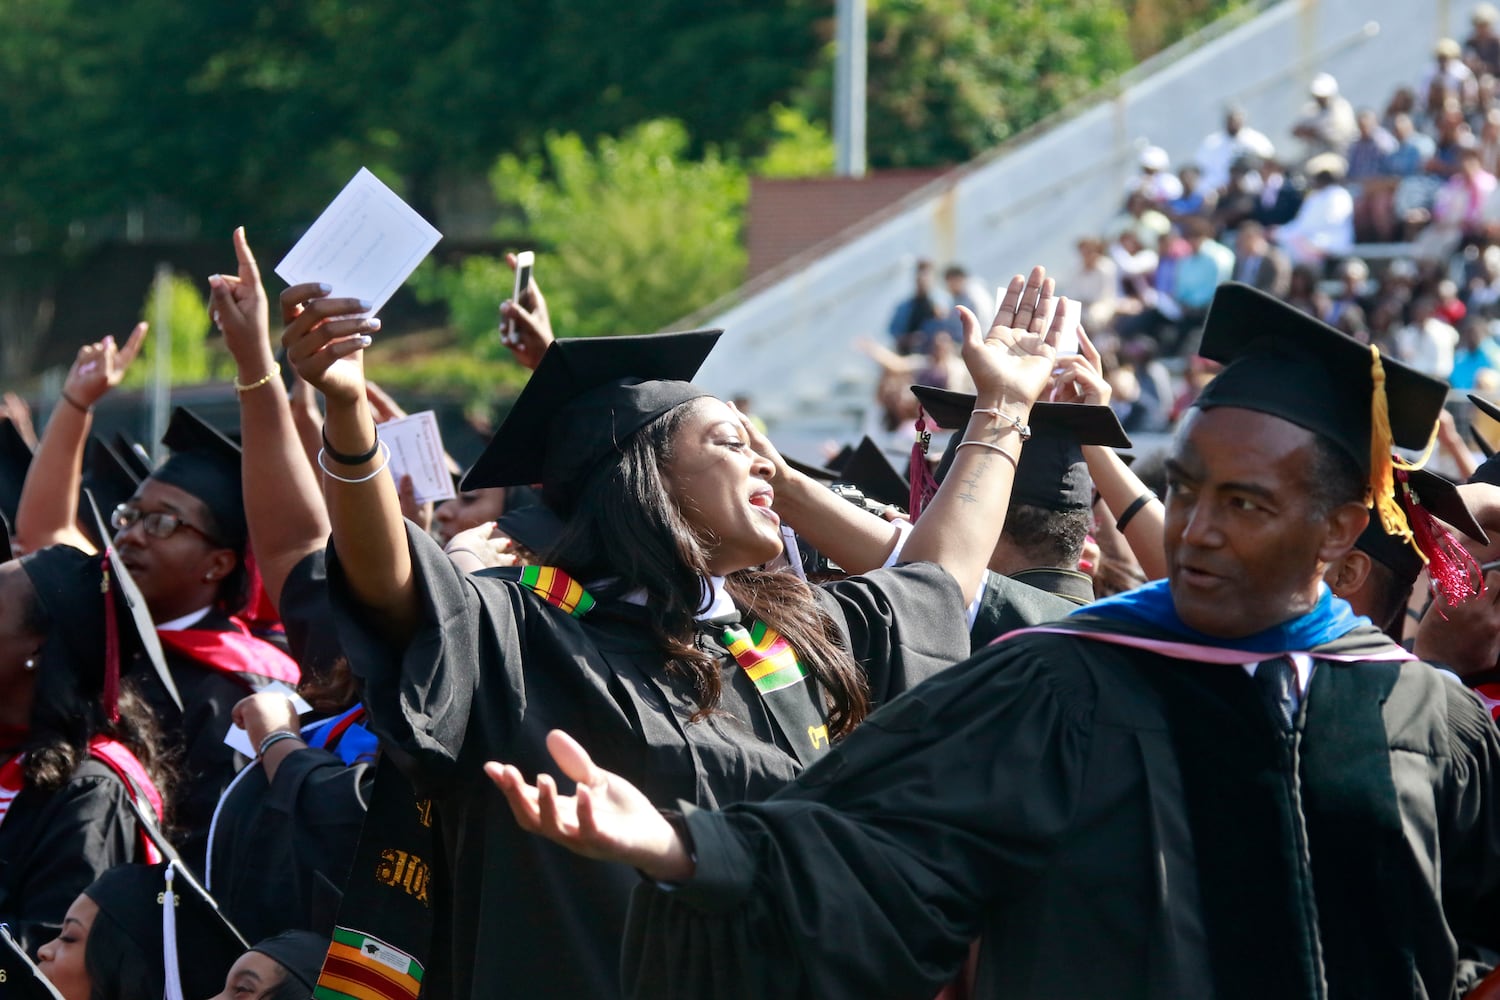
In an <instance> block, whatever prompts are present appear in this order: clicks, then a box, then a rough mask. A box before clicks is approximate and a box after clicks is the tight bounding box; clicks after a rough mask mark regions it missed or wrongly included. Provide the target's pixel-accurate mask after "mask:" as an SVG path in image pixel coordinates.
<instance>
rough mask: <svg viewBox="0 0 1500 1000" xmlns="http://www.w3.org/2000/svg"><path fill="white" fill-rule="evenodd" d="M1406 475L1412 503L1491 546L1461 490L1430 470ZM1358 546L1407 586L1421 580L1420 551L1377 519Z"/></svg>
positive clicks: (1421, 564) (1402, 584) (1368, 528)
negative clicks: (1389, 532) (1465, 501)
mask: <svg viewBox="0 0 1500 1000" xmlns="http://www.w3.org/2000/svg"><path fill="white" fill-rule="evenodd" d="M1406 476H1407V477H1408V479H1407V485H1408V486H1409V487H1410V492H1411V500H1412V501H1414V502H1416V503H1419V504H1421V506H1423V507H1425V508H1426V509H1427V512H1428V513H1430V514H1432V515H1433V516H1434V517H1437V518H1439V519H1441V520H1443V521H1446V522H1447V523H1448V524H1451V525H1452V526H1453V527H1454V528H1455V529H1456V530H1458V531H1461V532H1463V533H1464V534H1465V535H1467V536H1468V537H1470V538H1472V539H1473V540H1474V541H1476V542H1478V543H1479V544H1481V545H1488V544H1489V536H1488V535H1487V534H1485V530H1484V528H1483V527H1481V526H1480V524H1479V522H1478V521H1477V520H1475V518H1474V512H1473V511H1471V510H1469V507H1468V505H1467V504H1465V503H1464V499H1463V497H1461V496H1459V493H1458V487H1457V486H1456V485H1454V484H1453V482H1451V481H1450V480H1448V479H1447V478H1445V477H1443V476H1440V475H1438V474H1437V473H1436V472H1429V471H1428V470H1426V469H1417V470H1415V471H1412V472H1408V473H1406ZM1399 488H1400V487H1399V486H1398V489H1399ZM1354 547H1355V548H1357V549H1360V550H1361V551H1363V552H1365V553H1366V554H1367V555H1369V556H1370V558H1372V559H1374V560H1376V561H1377V562H1379V563H1381V564H1383V565H1384V566H1385V567H1386V568H1387V569H1389V570H1390V571H1391V572H1392V573H1394V574H1395V576H1396V579H1397V581H1398V582H1399V583H1400V584H1401V586H1403V587H1410V586H1411V585H1412V584H1414V583H1416V582H1417V577H1418V576H1420V575H1421V573H1422V566H1423V563H1422V557H1421V556H1420V555H1418V554H1417V550H1416V549H1414V548H1413V547H1412V546H1411V543H1409V542H1407V541H1406V540H1405V539H1403V538H1398V537H1396V536H1394V535H1388V534H1386V532H1385V529H1384V528H1383V527H1381V524H1380V519H1379V518H1377V517H1372V518H1370V523H1369V524H1367V525H1366V526H1365V530H1364V531H1363V532H1362V533H1361V534H1360V536H1359V540H1358V541H1356V542H1355V543H1354Z"/></svg>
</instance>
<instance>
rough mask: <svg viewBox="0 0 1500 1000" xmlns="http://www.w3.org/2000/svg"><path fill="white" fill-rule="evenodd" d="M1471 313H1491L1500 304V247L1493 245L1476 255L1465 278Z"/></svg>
mask: <svg viewBox="0 0 1500 1000" xmlns="http://www.w3.org/2000/svg"><path fill="white" fill-rule="evenodd" d="M1464 287H1465V295H1466V297H1467V299H1468V303H1469V311H1470V312H1475V313H1478V312H1489V311H1492V310H1493V309H1494V308H1495V304H1496V302H1500V246H1495V245H1493V244H1491V245H1490V246H1487V247H1485V248H1484V252H1483V253H1479V254H1476V255H1475V257H1474V259H1473V261H1472V262H1471V263H1470V264H1469V267H1468V273H1467V274H1466V275H1465V277H1464Z"/></svg>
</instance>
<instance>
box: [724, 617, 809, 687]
mask: <svg viewBox="0 0 1500 1000" xmlns="http://www.w3.org/2000/svg"><path fill="white" fill-rule="evenodd" d="M724 648H725V649H727V650H729V653H730V655H731V656H733V657H734V662H736V663H738V664H739V665H740V668H741V669H743V670H744V671H745V674H746V676H748V677H749V678H750V679H751V680H752V681H754V682H755V687H756V690H758V691H759V692H760V693H761V694H771V693H772V692H775V691H780V690H781V689H782V688H787V687H791V686H792V685H793V684H800V683H802V681H803V680H804V679H806V677H807V668H805V667H803V666H802V662H801V661H800V660H798V659H797V652H796V650H794V649H792V646H791V643H789V642H787V641H786V640H785V639H783V638H782V637H781V633H780V632H777V631H776V630H775V629H774V628H772V627H771V626H769V625H767V624H766V623H765V622H751V623H750V627H749V628H748V629H746V628H744V627H742V626H740V625H729V626H726V627H725V629H724Z"/></svg>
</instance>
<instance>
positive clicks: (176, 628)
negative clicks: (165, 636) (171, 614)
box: [156, 606, 213, 632]
mask: <svg viewBox="0 0 1500 1000" xmlns="http://www.w3.org/2000/svg"><path fill="white" fill-rule="evenodd" d="M212 610H213V607H212V606H209V607H206V608H200V609H199V610H197V611H194V612H192V613H191V614H186V615H183V616H182V617H181V618H173V619H172V620H171V621H169V622H157V623H156V631H158V632H181V631H183V630H184V629H189V628H192V627H193V626H194V625H196V624H198V622H199V620H201V619H202V618H203V617H204V616H206V615H207V614H208V613H209V612H210V611H212Z"/></svg>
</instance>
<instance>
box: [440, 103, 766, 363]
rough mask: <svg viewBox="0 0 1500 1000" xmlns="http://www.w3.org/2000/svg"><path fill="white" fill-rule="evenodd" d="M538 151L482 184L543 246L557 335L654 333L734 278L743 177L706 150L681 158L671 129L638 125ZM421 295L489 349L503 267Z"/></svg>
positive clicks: (556, 141)
mask: <svg viewBox="0 0 1500 1000" xmlns="http://www.w3.org/2000/svg"><path fill="white" fill-rule="evenodd" d="M543 146H544V153H543V154H542V155H538V156H531V157H525V158H522V157H517V156H512V155H505V156H502V157H500V159H499V161H498V162H497V163H496V164H495V167H494V169H493V170H492V171H491V173H490V180H491V183H492V184H493V185H494V188H495V193H496V195H497V196H498V197H499V198H500V200H501V201H502V202H503V203H506V204H507V205H510V206H513V207H514V208H515V209H516V210H517V211H519V212H520V213H521V215H522V216H523V217H524V219H525V223H526V229H527V231H528V232H530V233H531V234H532V236H533V237H534V238H535V241H536V245H537V247H538V248H539V249H540V251H541V252H540V254H539V255H538V260H537V279H538V281H539V282H540V283H541V284H542V285H543V287H544V288H545V290H546V294H547V304H548V308H549V309H550V311H551V313H552V322H553V325H554V326H555V327H556V328H557V330H558V332H559V333H560V334H562V335H563V336H569V337H579V336H595V335H599V334H617V333H646V332H650V331H653V330H659V329H661V328H662V327H664V326H666V325H667V324H669V323H671V322H672V321H673V320H675V319H678V318H680V317H682V316H685V315H687V314H688V313H690V312H692V311H693V310H695V309H697V308H699V307H700V306H702V305H704V304H706V303H708V302H710V301H712V300H713V299H715V298H717V297H718V296H720V295H722V294H724V293H725V292H727V291H729V290H730V289H732V288H734V287H735V286H736V285H737V284H738V283H739V282H740V281H741V280H742V278H743V276H744V271H745V250H744V247H743V246H742V245H741V243H740V228H741V225H742V220H743V214H744V206H745V201H746V198H747V197H748V192H749V183H748V181H747V179H746V176H745V172H744V170H743V169H741V168H740V167H739V166H737V165H736V164H734V163H732V162H730V161H728V160H726V159H724V158H723V157H721V156H720V155H719V154H718V153H717V152H716V151H715V150H713V149H712V148H710V149H709V150H707V151H706V152H705V154H704V155H703V157H702V158H701V159H697V160H692V159H688V158H687V151H688V147H689V139H688V134H687V131H686V129H684V128H683V127H682V125H681V124H680V123H678V122H675V121H668V120H658V121H650V122H646V123H644V124H641V125H638V126H636V127H635V128H633V129H630V130H629V131H628V132H626V133H625V134H624V135H622V136H620V137H619V138H609V137H605V138H601V139H599V140H598V142H597V143H595V144H594V145H593V146H592V147H591V146H589V145H588V144H587V143H585V142H584V141H583V140H582V139H581V138H580V137H579V136H577V135H576V134H572V133H569V134H565V135H549V136H547V138H546V139H545V141H544V143H543ZM420 288H421V292H422V293H423V294H425V295H426V296H427V297H429V298H443V299H445V300H446V301H447V302H448V304H449V309H450V313H451V316H452V319H453V321H454V323H455V324H457V325H458V326H459V327H460V330H461V332H462V333H463V335H464V336H465V337H466V338H467V339H468V340H469V341H470V342H471V343H474V344H475V345H477V346H478V347H479V349H481V350H484V351H487V352H493V351H495V350H497V349H498V348H497V347H496V346H494V345H495V336H494V331H495V327H496V313H495V307H496V306H497V305H498V303H499V302H500V300H501V299H503V298H505V297H506V296H507V295H508V294H509V292H510V288H511V274H510V269H509V268H508V267H506V266H505V264H504V263H503V262H501V261H498V260H495V259H492V258H482V257H471V258H469V259H468V260H466V261H464V262H463V263H462V264H461V265H459V266H458V267H457V268H450V269H446V270H444V269H438V270H437V271H436V273H434V274H430V275H428V276H427V277H426V278H424V279H423V280H422V282H421V286H420Z"/></svg>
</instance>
